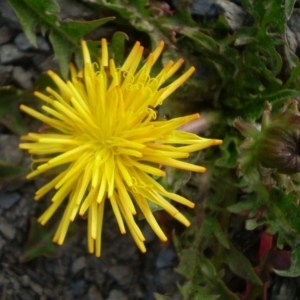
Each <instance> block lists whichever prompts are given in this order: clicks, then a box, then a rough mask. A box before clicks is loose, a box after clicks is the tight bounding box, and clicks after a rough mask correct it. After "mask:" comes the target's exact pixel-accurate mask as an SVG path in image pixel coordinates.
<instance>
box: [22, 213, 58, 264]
mask: <svg viewBox="0 0 300 300" xmlns="http://www.w3.org/2000/svg"><path fill="white" fill-rule="evenodd" d="M54 230H55V229H54V228H53V229H52V230H49V229H48V230H47V229H46V228H45V227H43V226H41V225H40V224H39V223H37V221H36V220H35V219H31V223H30V232H29V237H28V240H27V242H26V244H25V248H24V252H23V253H22V255H21V258H20V260H21V262H27V261H30V260H33V259H35V258H37V257H39V256H42V255H55V254H56V252H57V246H56V245H55V244H54V243H53V242H52V237H53V233H54Z"/></svg>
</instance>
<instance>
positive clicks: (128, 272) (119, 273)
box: [108, 266, 133, 286]
mask: <svg viewBox="0 0 300 300" xmlns="http://www.w3.org/2000/svg"><path fill="white" fill-rule="evenodd" d="M108 273H109V274H110V275H111V276H112V277H113V278H114V279H115V280H116V281H117V282H118V284H120V285H121V286H128V285H129V284H130V283H131V282H132V277H133V273H132V269H131V268H130V267H128V266H112V267H110V268H109V269H108Z"/></svg>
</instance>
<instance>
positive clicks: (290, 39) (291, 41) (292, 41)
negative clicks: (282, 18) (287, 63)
mask: <svg viewBox="0 0 300 300" xmlns="http://www.w3.org/2000/svg"><path fill="white" fill-rule="evenodd" d="M285 38H286V40H287V43H288V45H289V48H290V49H291V50H292V51H293V52H296V50H297V47H298V44H297V38H296V34H295V33H294V32H293V31H292V30H291V29H290V28H289V27H288V26H286V31H285Z"/></svg>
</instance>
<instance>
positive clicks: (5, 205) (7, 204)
mask: <svg viewBox="0 0 300 300" xmlns="http://www.w3.org/2000/svg"><path fill="white" fill-rule="evenodd" d="M19 200H20V195H19V194H18V193H16V192H12V193H6V192H1V191H0V208H2V209H10V208H11V207H13V206H14V205H15V204H16V203H17V202H18V201H19Z"/></svg>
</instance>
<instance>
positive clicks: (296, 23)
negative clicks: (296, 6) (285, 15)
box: [288, 12, 300, 47]
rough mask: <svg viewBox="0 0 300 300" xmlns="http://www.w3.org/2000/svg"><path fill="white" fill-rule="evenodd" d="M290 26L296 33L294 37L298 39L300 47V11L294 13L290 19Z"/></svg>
mask: <svg viewBox="0 0 300 300" xmlns="http://www.w3.org/2000/svg"><path fill="white" fill-rule="evenodd" d="M288 25H289V28H290V29H291V31H292V32H293V33H294V38H295V39H296V41H297V44H298V47H299V44H300V13H299V12H296V13H294V14H293V15H292V16H291V18H290V20H289V23H288Z"/></svg>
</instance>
